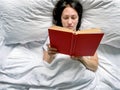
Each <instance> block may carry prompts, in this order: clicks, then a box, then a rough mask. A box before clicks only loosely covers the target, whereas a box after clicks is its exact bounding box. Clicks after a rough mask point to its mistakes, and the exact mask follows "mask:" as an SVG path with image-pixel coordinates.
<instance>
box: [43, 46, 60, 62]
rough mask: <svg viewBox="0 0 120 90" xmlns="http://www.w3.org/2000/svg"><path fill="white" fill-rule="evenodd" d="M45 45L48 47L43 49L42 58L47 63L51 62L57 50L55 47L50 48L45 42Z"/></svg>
mask: <svg viewBox="0 0 120 90" xmlns="http://www.w3.org/2000/svg"><path fill="white" fill-rule="evenodd" d="M47 47H48V51H44V57H43V60H45V61H47V62H48V63H51V62H52V61H53V59H54V58H55V55H56V54H57V53H58V52H57V49H56V48H52V47H51V46H50V44H47Z"/></svg>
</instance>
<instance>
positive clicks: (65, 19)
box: [44, 0, 98, 71]
mask: <svg viewBox="0 0 120 90" xmlns="http://www.w3.org/2000/svg"><path fill="white" fill-rule="evenodd" d="M82 12H83V9H82V5H81V4H80V3H79V2H78V1H77V0H59V1H58V3H57V4H56V6H55V8H54V10H53V24H55V25H57V26H62V27H66V28H69V29H72V30H75V31H77V30H79V27H80V25H81V18H82ZM57 53H58V52H57V49H56V48H51V47H50V45H48V51H44V60H45V61H47V62H48V63H51V62H52V61H53V60H54V59H55V58H56V54H57ZM71 59H72V60H77V61H79V62H81V63H82V64H83V65H84V66H85V67H86V68H87V69H89V70H91V71H96V70H97V68H98V57H97V53H95V54H94V56H79V57H75V56H71Z"/></svg>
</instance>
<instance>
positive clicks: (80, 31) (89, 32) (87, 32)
mask: <svg viewBox="0 0 120 90" xmlns="http://www.w3.org/2000/svg"><path fill="white" fill-rule="evenodd" d="M94 33H103V32H102V31H101V30H100V29H99V28H91V29H86V30H79V31H76V34H94Z"/></svg>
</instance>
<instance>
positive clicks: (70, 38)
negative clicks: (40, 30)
mask: <svg viewBox="0 0 120 90" xmlns="http://www.w3.org/2000/svg"><path fill="white" fill-rule="evenodd" d="M48 32H49V38H50V45H51V47H54V48H56V49H57V50H58V52H59V53H63V54H67V55H70V56H93V55H94V53H95V51H96V50H97V48H98V46H99V44H100V41H101V40H102V37H103V35H104V33H103V32H101V30H100V29H88V30H80V31H76V32H75V31H73V30H70V29H67V28H63V27H59V26H52V27H50V28H49V29H48Z"/></svg>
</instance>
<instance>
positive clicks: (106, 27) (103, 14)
mask: <svg viewBox="0 0 120 90" xmlns="http://www.w3.org/2000/svg"><path fill="white" fill-rule="evenodd" d="M80 1H81V3H82V5H83V8H84V13H83V20H82V26H81V29H86V28H91V27H99V28H101V29H102V31H103V32H104V33H105V35H104V38H103V40H102V42H101V44H107V45H111V46H113V47H116V48H120V30H119V29H120V25H119V24H120V9H119V8H120V0H80Z"/></svg>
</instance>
